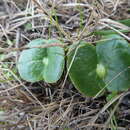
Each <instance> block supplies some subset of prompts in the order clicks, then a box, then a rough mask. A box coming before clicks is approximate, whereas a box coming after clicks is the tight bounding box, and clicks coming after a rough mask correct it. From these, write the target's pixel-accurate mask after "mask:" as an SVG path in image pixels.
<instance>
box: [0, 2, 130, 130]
mask: <svg viewBox="0 0 130 130" xmlns="http://www.w3.org/2000/svg"><path fill="white" fill-rule="evenodd" d="M129 18H130V0H0V130H105V129H106V130H129V129H130V92H129V91H128V92H125V93H124V96H123V98H122V99H119V98H117V100H116V101H113V102H107V101H106V97H105V96H102V97H99V98H96V99H93V98H90V97H84V96H83V95H82V94H80V93H79V92H78V91H77V90H76V89H75V88H74V86H73V85H72V83H71V82H70V79H69V78H68V79H67V80H66V81H65V76H66V70H65V71H64V74H63V76H62V78H61V79H60V81H58V83H56V84H47V83H45V82H44V81H41V82H37V83H29V82H26V81H24V80H22V79H21V78H20V76H19V74H18V72H17V67H16V66H17V61H18V58H19V54H20V50H18V51H13V48H21V47H23V46H24V45H26V44H28V42H29V41H31V40H33V39H36V38H44V39H48V38H56V39H60V40H62V41H64V43H66V44H68V43H69V44H73V43H75V42H77V41H79V40H85V41H86V42H88V41H89V42H94V41H96V40H97V39H98V37H97V36H95V35H94V34H91V33H92V32H94V31H95V30H100V29H104V28H105V26H104V24H103V23H105V24H107V25H110V24H114V22H112V23H110V20H112V21H118V20H123V19H129ZM115 26H116V25H115ZM125 35H126V36H128V37H129V36H130V34H129V33H126V34H125ZM1 48H4V51H1ZM63 83H65V84H64V85H63Z"/></svg>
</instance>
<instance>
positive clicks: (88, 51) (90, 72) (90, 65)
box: [67, 43, 104, 96]
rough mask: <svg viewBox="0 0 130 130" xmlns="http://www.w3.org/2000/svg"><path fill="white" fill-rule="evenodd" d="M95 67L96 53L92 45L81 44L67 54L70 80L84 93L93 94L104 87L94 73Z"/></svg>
mask: <svg viewBox="0 0 130 130" xmlns="http://www.w3.org/2000/svg"><path fill="white" fill-rule="evenodd" d="M75 54H76V55H75ZM74 56H75V57H74ZM73 59H74V60H73ZM72 60H73V61H72ZM71 63H72V66H70V65H71ZM70 67H71V68H70ZM96 67H97V55H96V50H95V47H94V46H93V45H90V44H86V43H85V44H84V45H83V44H82V45H80V46H79V47H78V49H75V50H73V51H71V52H70V54H69V56H68V62H67V68H70V71H69V76H70V78H71V81H72V82H73V84H74V86H75V87H76V88H77V89H78V90H79V91H80V92H81V93H83V94H84V95H87V96H94V95H96V94H97V93H98V92H99V91H100V90H101V88H102V87H104V83H103V81H102V80H101V79H100V78H99V76H97V74H96Z"/></svg>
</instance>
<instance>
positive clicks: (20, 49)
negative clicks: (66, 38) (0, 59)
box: [0, 43, 68, 52]
mask: <svg viewBox="0 0 130 130" xmlns="http://www.w3.org/2000/svg"><path fill="white" fill-rule="evenodd" d="M67 45H68V43H67V44H60V43H52V44H44V45H38V46H32V47H28V46H24V47H20V48H1V47H0V52H11V51H22V50H26V49H32V48H49V47H56V46H59V47H62V48H64V47H66V46H67Z"/></svg>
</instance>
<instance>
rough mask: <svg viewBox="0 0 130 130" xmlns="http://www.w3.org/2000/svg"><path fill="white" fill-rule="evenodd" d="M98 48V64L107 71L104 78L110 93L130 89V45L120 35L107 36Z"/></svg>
mask: <svg viewBox="0 0 130 130" xmlns="http://www.w3.org/2000/svg"><path fill="white" fill-rule="evenodd" d="M104 39H107V40H105V41H102V42H99V43H98V44H97V46H96V52H97V55H98V62H99V63H101V64H103V65H104V66H105V68H106V69H107V74H106V76H105V78H104V81H105V83H106V84H108V86H107V89H108V90H109V91H124V90H126V89H128V88H130V69H129V68H128V67H129V66H130V45H129V44H128V42H127V41H126V40H124V39H123V38H122V37H121V36H119V35H108V36H105V37H104Z"/></svg>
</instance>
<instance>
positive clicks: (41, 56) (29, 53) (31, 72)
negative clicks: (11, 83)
mask: <svg viewBox="0 0 130 130" xmlns="http://www.w3.org/2000/svg"><path fill="white" fill-rule="evenodd" d="M52 43H59V44H60V43H61V42H60V41H58V40H44V39H36V40H33V41H31V42H30V43H29V44H28V47H30V48H31V47H35V46H39V45H43V44H52ZM63 69H64V50H63V48H61V47H49V48H31V49H28V50H24V51H23V52H22V53H21V55H20V58H19V61H18V71H19V73H20V76H21V77H22V78H23V79H24V80H27V81H29V82H36V81H40V80H45V82H48V83H54V82H56V81H57V80H59V78H60V77H61V74H62V72H63Z"/></svg>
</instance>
